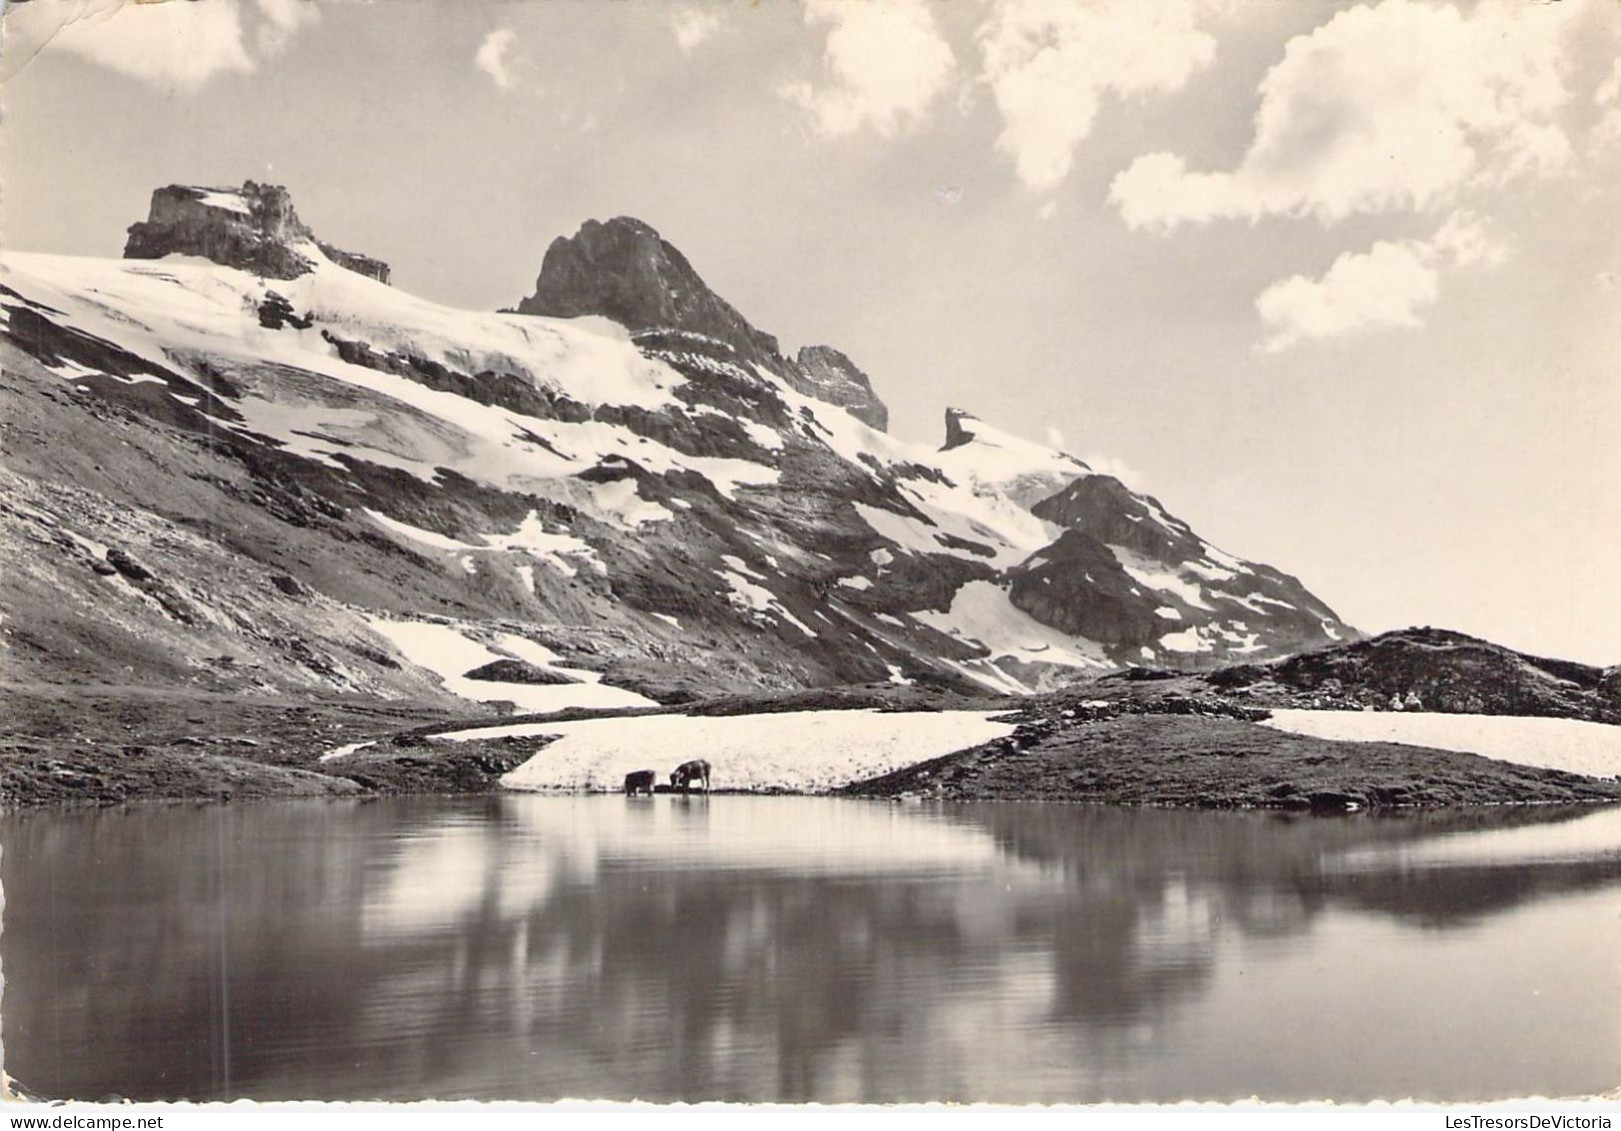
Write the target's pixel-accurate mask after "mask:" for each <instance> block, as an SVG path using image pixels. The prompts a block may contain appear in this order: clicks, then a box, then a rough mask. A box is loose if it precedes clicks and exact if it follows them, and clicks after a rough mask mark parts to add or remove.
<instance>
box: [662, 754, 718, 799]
mask: <svg viewBox="0 0 1621 1131" xmlns="http://www.w3.org/2000/svg"><path fill="white" fill-rule="evenodd" d="M693 782H702V783H703V787H704V792H705V793H708V792H709V763H708V762H706V761H704V760H703V759H702V758H694V759H693V760H692V761H690V762H682V763H681V764H680V765H679V766H677V767H676V768H675V772H674V773H672V774H671V775H670V788H671V789H679V790H680V791H681V792H682V793H691V792H692V783H693Z"/></svg>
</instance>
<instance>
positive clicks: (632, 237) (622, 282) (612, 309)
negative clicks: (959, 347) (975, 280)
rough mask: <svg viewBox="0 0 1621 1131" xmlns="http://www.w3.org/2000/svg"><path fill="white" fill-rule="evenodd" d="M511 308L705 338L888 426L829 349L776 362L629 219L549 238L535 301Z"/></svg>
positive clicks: (768, 342) (860, 378) (690, 271)
mask: <svg viewBox="0 0 1621 1131" xmlns="http://www.w3.org/2000/svg"><path fill="white" fill-rule="evenodd" d="M517 310H518V313H520V314H535V315H542V316H546V317H552V318H577V317H580V316H582V315H600V316H602V317H604V318H610V319H612V320H613V321H615V322H618V323H619V324H620V325H621V326H624V327H625V328H626V329H628V330H630V331H632V332H633V333H652V332H657V331H672V330H673V331H678V332H680V333H681V334H683V335H687V336H697V337H698V338H702V339H709V340H710V341H712V342H715V343H719V344H720V345H722V346H724V347H727V348H729V349H730V351H731V353H732V354H733V357H734V358H735V360H737V361H740V362H744V363H748V364H752V365H754V366H755V367H757V368H758V369H761V370H764V371H766V372H769V373H772V374H774V375H776V376H777V377H779V378H781V379H782V380H783V381H784V382H785V383H787V384H788V386H789V387H790V388H792V389H794V390H796V391H797V392H799V393H802V394H804V395H805V396H808V397H814V398H815V399H817V400H820V401H823V402H825V403H827V404H833V405H838V406H839V407H841V408H845V409H848V410H849V411H850V413H851V414H852V415H854V416H855V417H856V418H857V419H859V420H862V421H864V422H865V423H867V424H868V425H870V426H871V427H873V428H877V429H878V430H879V431H882V430H884V428H886V427H887V426H888V422H889V410H888V408H886V407H885V405H884V403H883V402H882V401H881V400H879V399H878V397H877V395H876V394H875V393H874V392H873V391H872V382H871V381H870V380H869V379H868V377H867V375H866V374H865V373H863V372H862V371H861V370H860V369H858V368H857V367H856V365H855V363H854V362H852V361H851V360H850V359H849V358H848V357H846V356H845V355H844V354H843V353H841V352H839V351H838V350H836V349H833V348H832V347H830V346H809V347H806V348H805V349H802V350H800V351H799V354H798V356H797V357H794V358H789V357H785V356H783V354H782V352H781V347H780V346H779V345H778V342H777V339H776V338H775V337H774V336H772V335H771V334H768V333H766V332H764V331H763V330H759V329H756V328H755V327H754V326H753V325H752V324H751V323H750V322H749V320H748V319H747V318H745V317H743V315H742V314H740V313H739V312H738V310H737V309H736V308H735V307H734V306H732V305H731V303H729V302H727V301H726V300H725V299H723V298H721V297H720V296H719V295H717V294H716V293H715V292H714V291H713V290H711V289H710V287H709V285H708V284H707V283H705V282H704V280H703V278H702V276H700V275H699V274H698V272H697V270H696V269H694V268H693V266H692V264H691V263H690V262H688V260H687V257H686V256H684V255H682V254H681V252H680V250H679V249H677V248H676V247H675V245H674V244H671V243H670V242H669V241H668V240H666V239H664V238H663V237H662V236H660V235H659V233H658V232H657V231H656V230H655V229H654V228H653V227H652V226H651V225H649V224H647V223H645V222H643V221H641V220H637V219H635V218H633V217H630V216H616V217H614V218H613V219H611V220H587V221H586V222H585V223H584V224H582V225H581V226H580V230H579V231H578V232H576V233H575V234H574V235H573V236H559V237H558V238H557V239H555V240H553V241H552V243H551V246H550V247H548V248H547V249H546V257H545V259H544V260H542V262H541V268H540V275H539V277H538V278H536V280H535V293H534V294H532V295H530V296H529V297H527V298H525V299H523V300H522V301H521V302H519V303H518V306H517Z"/></svg>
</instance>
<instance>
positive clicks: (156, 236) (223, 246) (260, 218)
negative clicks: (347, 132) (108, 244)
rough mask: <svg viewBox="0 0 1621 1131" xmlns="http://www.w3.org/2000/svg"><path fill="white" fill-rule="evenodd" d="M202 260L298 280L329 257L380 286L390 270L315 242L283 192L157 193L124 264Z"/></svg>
mask: <svg viewBox="0 0 1621 1131" xmlns="http://www.w3.org/2000/svg"><path fill="white" fill-rule="evenodd" d="M167 255H195V256H200V257H201V258H204V259H209V260H212V261H213V262H215V263H218V264H221V265H222V266H225V267H235V268H238V269H240V270H243V271H248V272H251V273H252V274H255V275H260V276H263V277H264V278H267V279H296V278H298V277H299V276H301V275H307V274H308V273H309V272H311V271H313V270H314V269H315V262H314V258H313V257H314V256H315V255H322V256H325V257H326V258H327V259H330V260H331V261H332V262H334V263H336V264H337V265H338V266H340V267H346V268H348V269H349V270H351V271H354V272H356V273H357V274H360V275H365V276H366V277H368V278H371V279H376V280H377V281H378V282H380V283H386V282H388V281H389V267H388V264H386V263H384V262H383V261H382V260H380V259H373V258H372V257H371V256H369V255H360V254H358V253H356V252H350V251H343V250H342V249H340V248H336V247H333V246H332V245H331V244H329V243H324V242H322V241H321V240H318V239H316V238H315V233H314V232H312V231H310V229H309V227H308V226H307V225H305V224H304V222H303V221H301V220H300V219H299V218H298V213H297V212H295V211H294V210H293V199H292V197H291V196H290V195H289V194H288V192H287V190H286V189H285V188H283V187H282V186H281V185H261V184H259V183H257V182H255V181H244V182H243V183H242V187H241V188H205V187H202V186H198V185H167V186H165V187H164V188H160V189H158V190H156V191H155V192H153V193H152V205H151V210H150V212H149V213H148V215H147V218H146V219H145V220H142V221H139V222H137V223H134V224H131V225H130V228H129V240H128V241H127V242H126V243H125V244H124V258H125V259H162V258H163V257H164V256H167Z"/></svg>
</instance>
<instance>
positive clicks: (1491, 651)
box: [1206, 628, 1621, 724]
mask: <svg viewBox="0 0 1621 1131" xmlns="http://www.w3.org/2000/svg"><path fill="white" fill-rule="evenodd" d="M1206 682H1208V683H1209V684H1211V685H1212V686H1214V687H1216V688H1218V689H1221V690H1223V691H1228V692H1242V693H1243V695H1244V696H1245V698H1246V699H1247V700H1248V701H1250V702H1255V703H1265V704H1267V705H1271V706H1306V707H1323V708H1339V709H1345V710H1358V709H1361V708H1364V707H1368V708H1374V709H1377V710H1415V711H1416V710H1423V711H1438V712H1441V713H1443V714H1471V715H1530V716H1538V717H1545V718H1561V719H1586V720H1589V721H1591V722H1598V723H1612V724H1621V667H1613V668H1595V667H1590V666H1589V665H1587V664H1579V663H1575V662H1573V661H1570V660H1551V659H1546V658H1543V657H1540V656H1529V655H1526V654H1525V653H1523V652H1516V651H1514V650H1512V649H1510V648H1504V647H1503V646H1501V645H1499V644H1493V643H1491V642H1490V641H1486V640H1480V639H1478V638H1476V637H1473V636H1467V635H1465V634H1464V633H1461V632H1451V631H1448V630H1446V629H1439V628H1408V629H1402V630H1400V631H1397V632H1387V633H1384V634H1383V635H1380V636H1376V637H1373V638H1372V639H1369V640H1361V641H1357V642H1355V643H1352V644H1344V645H1339V646H1336V647H1331V648H1322V649H1318V650H1315V651H1311V652H1306V653H1303V654H1301V655H1298V656H1292V657H1290V658H1288V659H1285V660H1280V661H1277V662H1275V663H1271V664H1259V665H1257V664H1240V665H1235V666H1233V667H1230V668H1227V669H1224V670H1222V671H1219V672H1213V673H1211V674H1210V675H1209V676H1208V677H1207V678H1206Z"/></svg>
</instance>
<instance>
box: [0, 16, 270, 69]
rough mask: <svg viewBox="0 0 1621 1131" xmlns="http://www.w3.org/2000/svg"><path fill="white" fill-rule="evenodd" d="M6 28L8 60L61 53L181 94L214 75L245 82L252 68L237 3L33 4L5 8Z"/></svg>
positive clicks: (251, 58)
mask: <svg viewBox="0 0 1621 1131" xmlns="http://www.w3.org/2000/svg"><path fill="white" fill-rule="evenodd" d="M5 22H6V27H5V31H6V39H7V40H8V42H7V44H6V47H7V49H8V53H12V52H17V53H21V54H26V55H31V54H32V53H33V51H35V50H47V51H65V52H68V53H70V54H73V55H77V56H79V57H80V58H82V59H87V60H89V61H90V62H92V63H96V64H99V65H100V66H103V67H107V68H108V69H110V70H114V71H118V72H119V73H121V74H124V75H128V76H129V77H131V78H135V79H140V80H141V81H143V82H148V83H152V84H154V85H156V86H163V87H169V88H173V89H177V90H181V91H193V90H196V89H197V88H199V87H201V86H202V85H203V84H204V83H205V82H207V81H208V80H209V79H211V78H213V77H214V76H215V75H217V74H222V73H231V72H235V73H238V74H246V73H248V72H251V71H252V70H253V69H254V67H255V62H254V59H253V56H252V55H251V54H249V52H248V48H247V46H246V44H245V42H244V38H243V25H242V10H241V8H240V7H239V5H238V4H237V0H215V2H209V3H199V4H192V3H168V4H130V3H121V2H119V0H77V2H71V0H70V2H66V3H33V4H23V5H14V6H11V7H10V8H8V9H7V11H6V14H5ZM30 48H32V49H30Z"/></svg>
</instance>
